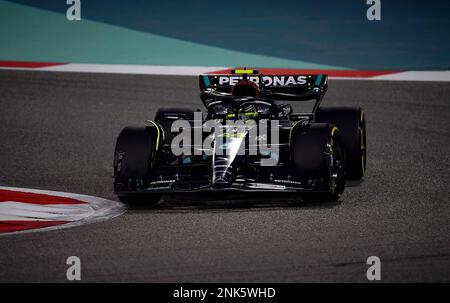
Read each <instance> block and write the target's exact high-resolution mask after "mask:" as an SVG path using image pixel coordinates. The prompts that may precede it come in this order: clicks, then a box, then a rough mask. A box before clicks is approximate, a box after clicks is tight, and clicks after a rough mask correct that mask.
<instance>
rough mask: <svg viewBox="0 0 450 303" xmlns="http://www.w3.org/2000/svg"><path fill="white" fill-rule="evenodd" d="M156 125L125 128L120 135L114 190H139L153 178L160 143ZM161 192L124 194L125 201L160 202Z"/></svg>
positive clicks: (122, 196) (115, 155)
mask: <svg viewBox="0 0 450 303" xmlns="http://www.w3.org/2000/svg"><path fill="white" fill-rule="evenodd" d="M158 141H159V139H158V130H157V129H156V126H154V125H152V126H147V127H125V128H124V129H123V130H122V131H121V132H120V134H119V137H118V138H117V142H116V148H115V152H114V191H115V192H118V193H121V192H136V191H137V192H138V191H139V190H141V189H142V187H143V185H144V184H146V183H147V182H148V180H149V177H150V173H151V170H152V169H153V168H154V167H155V160H156V150H157V143H158ZM160 198H161V195H158V194H141V193H138V194H121V195H119V200H120V201H121V202H123V203H125V204H134V203H136V204H140V203H145V204H150V205H154V204H157V203H158V201H159V200H160Z"/></svg>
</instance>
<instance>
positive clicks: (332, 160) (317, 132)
mask: <svg viewBox="0 0 450 303" xmlns="http://www.w3.org/2000/svg"><path fill="white" fill-rule="evenodd" d="M291 140H292V141H291V145H292V161H293V165H294V171H295V172H296V175H297V176H299V177H302V178H306V179H316V180H323V181H325V182H328V184H329V191H328V192H305V193H302V194H301V195H300V197H301V199H302V200H304V201H308V202H330V201H337V200H339V198H340V197H341V195H342V193H343V192H344V188H345V161H346V157H345V150H344V147H343V144H342V139H341V133H340V131H339V129H338V128H337V127H336V126H334V125H331V124H326V123H313V124H311V125H309V126H306V127H302V128H298V129H296V130H294V134H293V136H292V139H291Z"/></svg>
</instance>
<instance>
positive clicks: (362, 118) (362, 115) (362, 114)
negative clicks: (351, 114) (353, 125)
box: [361, 111, 364, 122]
mask: <svg viewBox="0 0 450 303" xmlns="http://www.w3.org/2000/svg"><path fill="white" fill-rule="evenodd" d="M363 121H364V111H361V122H363Z"/></svg>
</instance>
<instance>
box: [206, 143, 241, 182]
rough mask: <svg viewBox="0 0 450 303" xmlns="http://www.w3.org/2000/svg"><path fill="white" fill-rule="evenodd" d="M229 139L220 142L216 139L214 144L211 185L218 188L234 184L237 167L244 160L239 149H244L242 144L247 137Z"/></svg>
mask: <svg viewBox="0 0 450 303" xmlns="http://www.w3.org/2000/svg"><path fill="white" fill-rule="evenodd" d="M227 139H228V140H226V143H223V144H218V143H217V141H216V143H215V145H214V155H213V163H212V166H213V167H212V169H213V174H212V182H211V183H212V184H211V186H212V187H213V188H216V189H223V188H227V187H230V186H231V185H232V184H233V182H234V179H235V177H236V171H237V168H238V167H239V166H240V163H241V161H242V156H240V155H239V151H240V150H242V149H241V145H242V144H245V139H244V138H227ZM244 147H245V146H244ZM244 152H245V149H244Z"/></svg>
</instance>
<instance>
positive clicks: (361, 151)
mask: <svg viewBox="0 0 450 303" xmlns="http://www.w3.org/2000/svg"><path fill="white" fill-rule="evenodd" d="M316 122H319V123H330V124H334V125H336V126H337V128H339V130H340V131H341V136H342V141H343V145H344V148H345V154H346V157H347V166H346V176H347V179H348V180H360V179H362V178H363V177H364V174H365V172H366V158H367V148H366V120H365V114H364V111H363V110H362V109H361V108H360V107H325V108H319V109H318V111H317V114H316Z"/></svg>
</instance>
